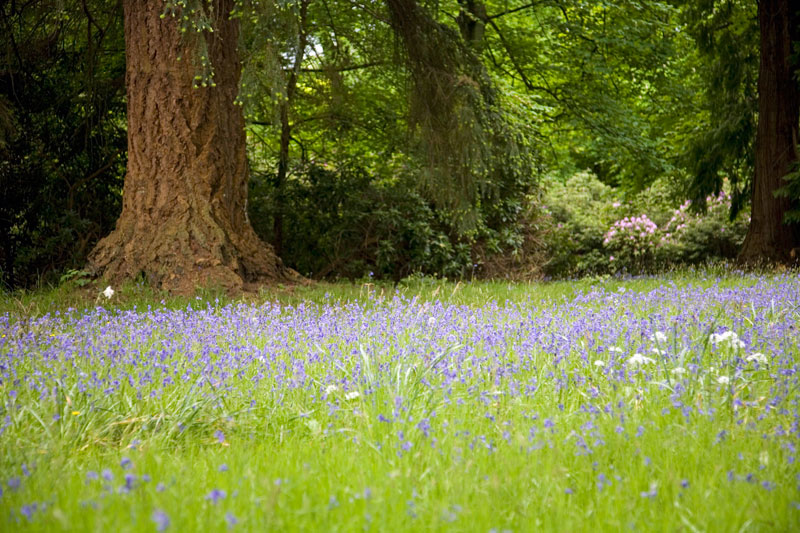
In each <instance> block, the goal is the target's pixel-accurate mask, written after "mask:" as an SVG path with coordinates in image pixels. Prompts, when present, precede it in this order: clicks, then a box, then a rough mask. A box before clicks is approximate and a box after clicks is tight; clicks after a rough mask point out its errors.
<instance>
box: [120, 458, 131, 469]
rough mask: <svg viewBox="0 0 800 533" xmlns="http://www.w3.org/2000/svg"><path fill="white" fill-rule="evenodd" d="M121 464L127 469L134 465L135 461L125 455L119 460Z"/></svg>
mask: <svg viewBox="0 0 800 533" xmlns="http://www.w3.org/2000/svg"><path fill="white" fill-rule="evenodd" d="M119 466H121V467H122V469H123V470H127V469H129V468H131V467H132V466H133V462H131V460H130V459H129V458H127V457H123V458H122V460H121V461H120V462H119Z"/></svg>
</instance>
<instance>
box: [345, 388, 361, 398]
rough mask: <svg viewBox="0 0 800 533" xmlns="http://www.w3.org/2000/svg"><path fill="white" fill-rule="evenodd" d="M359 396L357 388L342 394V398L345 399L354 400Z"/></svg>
mask: <svg viewBox="0 0 800 533" xmlns="http://www.w3.org/2000/svg"><path fill="white" fill-rule="evenodd" d="M359 396H361V393H360V392H358V391H357V390H354V391H352V392H348V393H347V394H345V395H344V399H345V400H355V399H356V398H358V397H359Z"/></svg>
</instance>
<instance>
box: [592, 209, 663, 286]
mask: <svg viewBox="0 0 800 533" xmlns="http://www.w3.org/2000/svg"><path fill="white" fill-rule="evenodd" d="M660 245H661V239H660V232H659V230H658V226H656V224H655V222H653V221H652V220H650V218H649V217H648V216H647V215H645V214H642V215H639V216H638V217H625V218H623V219H622V220H617V221H616V222H614V224H613V225H612V226H611V228H610V229H609V230H608V231H607V232H606V233H605V235H604V236H603V246H604V247H605V249H606V251H607V252H608V253H609V256H608V261H609V265H610V268H611V270H618V268H624V269H625V270H627V271H629V272H644V271H648V270H651V269H653V268H654V267H655V266H656V249H657V248H658V247H659V246H660ZM615 267H617V268H615Z"/></svg>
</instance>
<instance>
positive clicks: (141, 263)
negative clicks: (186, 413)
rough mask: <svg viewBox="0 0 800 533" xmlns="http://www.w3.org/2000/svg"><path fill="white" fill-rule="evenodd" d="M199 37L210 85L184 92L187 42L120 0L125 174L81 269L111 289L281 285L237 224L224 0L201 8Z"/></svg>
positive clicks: (241, 165) (152, 10)
mask: <svg viewBox="0 0 800 533" xmlns="http://www.w3.org/2000/svg"><path fill="white" fill-rule="evenodd" d="M209 5H211V6H212V7H213V13H214V14H215V15H214V16H215V17H216V20H215V22H214V32H213V33H212V32H205V33H204V34H202V35H196V36H194V37H193V38H195V39H205V40H206V43H207V48H208V56H209V59H210V61H211V64H212V65H213V67H214V82H215V83H216V86H215V87H205V88H198V89H195V88H193V80H194V76H195V75H196V74H197V68H196V65H195V64H193V61H192V60H191V59H192V58H193V57H194V55H195V54H194V53H193V52H194V51H193V49H192V47H193V46H197V43H196V42H194V44H193V43H192V40H191V39H192V38H187V39H181V37H180V32H179V31H178V26H177V20H176V19H175V18H173V17H165V18H163V19H162V18H161V13H162V11H163V3H162V2H160V1H153V0H125V3H124V7H125V43H126V61H127V73H126V78H127V79H126V81H127V96H128V168H127V174H126V176H125V185H124V190H123V208H122V214H121V215H120V217H119V220H118V221H117V226H116V229H115V230H114V231H113V232H112V233H111V234H110V235H109V236H107V237H106V238H104V239H103V240H101V241H100V242H99V243H98V245H97V247H96V248H95V249H94V250H93V251H92V253H91V254H90V256H89V265H90V268H91V269H92V270H93V271H94V272H95V273H97V274H99V275H102V277H103V278H105V279H107V280H109V281H114V282H119V281H120V280H122V279H126V278H134V277H137V276H139V275H142V274H144V275H145V277H146V278H147V279H148V280H149V281H150V282H151V283H152V284H154V285H155V286H158V287H161V288H164V289H167V290H170V291H173V292H180V293H189V292H192V291H194V290H195V288H196V287H198V286H209V285H211V286H221V287H224V288H225V289H228V290H231V291H237V290H241V289H243V288H247V286H248V285H250V284H255V283H261V282H269V281H275V280H289V279H293V278H295V277H296V274H295V273H294V272H293V271H291V270H290V269H287V268H285V267H284V266H283V264H282V263H281V261H280V259H278V258H277V256H276V255H275V253H274V252H273V250H272V248H271V247H270V246H269V245H267V244H265V243H263V242H261V240H260V239H259V238H258V237H257V236H256V234H255V232H254V231H253V229H252V227H251V226H250V222H249V221H248V218H247V181H248V169H247V157H246V153H245V134H244V119H243V116H242V111H241V107H240V106H237V105H236V104H235V103H234V101H235V98H236V95H237V91H238V85H239V76H240V73H241V65H240V62H239V56H238V50H237V40H238V21H236V20H230V19H229V18H228V13H229V12H230V10H231V8H232V7H233V0H211V1H210V2H209Z"/></svg>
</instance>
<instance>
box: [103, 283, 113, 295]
mask: <svg viewBox="0 0 800 533" xmlns="http://www.w3.org/2000/svg"><path fill="white" fill-rule="evenodd" d="M103 296H105V297H106V298H111V297H112V296H114V289H112V288H111V285H109V286H108V287H106V290H104V291H103Z"/></svg>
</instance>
